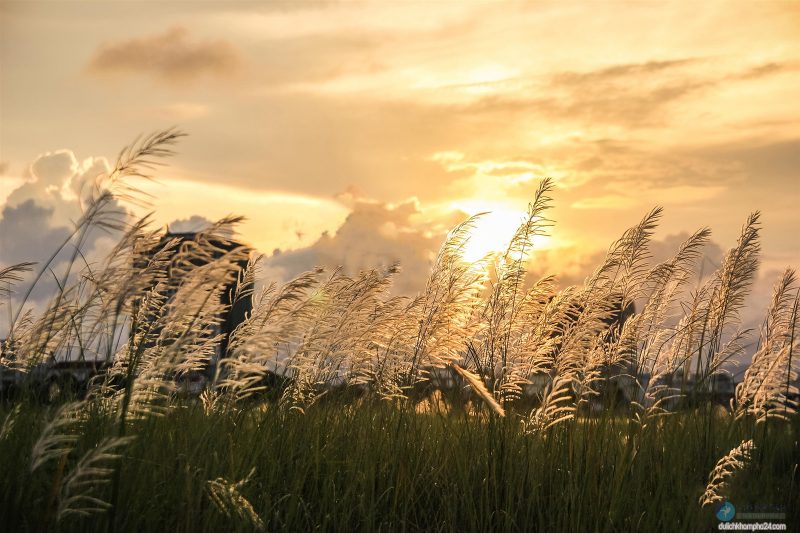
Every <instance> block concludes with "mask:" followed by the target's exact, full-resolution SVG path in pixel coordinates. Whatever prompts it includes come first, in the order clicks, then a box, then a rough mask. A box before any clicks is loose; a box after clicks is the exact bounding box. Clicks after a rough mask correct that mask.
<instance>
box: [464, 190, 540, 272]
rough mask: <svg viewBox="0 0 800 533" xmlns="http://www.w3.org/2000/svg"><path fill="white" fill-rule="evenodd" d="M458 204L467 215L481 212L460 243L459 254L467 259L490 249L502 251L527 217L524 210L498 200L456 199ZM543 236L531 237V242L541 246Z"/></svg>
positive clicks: (490, 252)
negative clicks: (467, 237)
mask: <svg viewBox="0 0 800 533" xmlns="http://www.w3.org/2000/svg"><path fill="white" fill-rule="evenodd" d="M458 208H459V209H461V210H462V211H464V212H466V213H467V214H469V215H474V214H477V213H483V214H482V215H481V216H480V217H479V218H478V219H477V221H476V222H475V227H474V228H473V229H472V231H471V232H470V238H469V241H468V242H467V244H466V246H465V247H464V251H463V255H462V257H463V259H464V261H466V262H468V263H474V262H476V261H479V260H481V259H483V258H484V257H486V256H487V255H489V254H492V253H501V252H504V251H505V250H506V249H507V248H508V244H509V243H510V242H511V239H512V238H514V233H515V232H516V231H517V228H519V226H520V224H522V223H523V222H524V221H525V219H526V217H527V214H526V212H525V211H522V210H519V209H514V208H509V207H507V206H504V205H502V204H490V203H484V202H477V201H471V202H462V203H459V204H458ZM547 240H548V239H547V237H544V236H540V237H535V238H534V246H535V247H537V248H541V247H544V246H546V244H547Z"/></svg>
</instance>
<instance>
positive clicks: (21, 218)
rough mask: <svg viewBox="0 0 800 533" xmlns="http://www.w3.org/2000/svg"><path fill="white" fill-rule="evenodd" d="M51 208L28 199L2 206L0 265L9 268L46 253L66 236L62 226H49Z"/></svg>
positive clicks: (66, 230)
mask: <svg viewBox="0 0 800 533" xmlns="http://www.w3.org/2000/svg"><path fill="white" fill-rule="evenodd" d="M53 211H54V210H53V208H52V207H50V208H47V207H42V206H41V205H38V204H37V203H36V202H35V201H34V200H32V199H29V200H26V201H24V202H22V203H21V204H19V205H16V206H11V205H6V206H5V207H4V208H3V211H2V215H0V250H3V259H2V263H4V264H6V265H11V264H15V263H22V262H24V261H30V260H32V259H37V260H38V259H42V255H43V254H50V253H52V252H53V251H55V250H56V248H58V246H60V245H61V243H62V242H63V241H64V240H65V239H66V238H67V237H68V236H69V235H70V231H69V229H68V228H67V227H65V226H52V221H53Z"/></svg>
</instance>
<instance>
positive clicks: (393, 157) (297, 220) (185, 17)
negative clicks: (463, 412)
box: [0, 1, 800, 289]
mask: <svg viewBox="0 0 800 533" xmlns="http://www.w3.org/2000/svg"><path fill="white" fill-rule="evenodd" d="M0 17H1V18H0V40H1V41H2V43H1V44H2V51H1V52H0V67H1V68H2V70H0V124H1V126H0V161H2V164H1V165H0V170H1V171H2V172H1V174H2V176H0V203H1V204H4V207H5V208H6V209H10V208H12V207H14V206H18V205H20V204H21V203H22V202H23V201H25V200H26V199H33V200H34V201H35V202H38V204H41V205H43V206H45V207H49V208H52V209H53V212H52V214H51V215H50V218H49V219H48V220H44V221H43V224H45V225H50V226H51V227H56V226H58V225H59V224H64V223H66V221H67V220H68V219H69V217H70V216H72V215H73V214H74V210H73V209H72V208H70V207H69V206H64V205H62V204H64V203H69V201H70V198H71V196H70V194H68V189H69V183H70V181H72V182H76V181H77V177H75V176H79V175H81V174H83V173H85V172H86V171H87V170H88V169H90V168H97V167H93V166H92V165H93V164H94V165H98V164H99V165H100V166H102V162H100V163H98V160H91V161H87V159H88V158H91V157H106V158H109V159H113V157H114V155H115V154H116V153H117V151H118V150H119V149H120V148H121V147H122V146H123V145H125V144H126V143H128V142H129V141H130V140H131V139H133V138H134V137H135V136H136V135H138V134H140V133H143V132H144V133H146V132H150V131H153V130H156V129H161V128H164V127H168V126H172V125H178V126H179V127H181V128H182V129H183V130H185V131H187V132H189V133H190V137H188V138H187V139H185V140H184V141H183V142H182V144H181V145H180V147H179V151H180V154H179V155H178V156H177V157H175V158H174V159H173V160H172V161H171V166H170V167H169V168H167V169H165V170H164V171H163V172H162V173H161V185H159V186H158V187H149V188H148V190H149V191H150V192H151V193H153V194H156V195H157V196H158V199H157V201H156V202H155V208H156V209H157V218H158V221H159V223H168V222H171V221H174V220H176V219H188V218H190V217H191V216H193V215H199V216H202V217H205V218H208V219H213V218H218V217H221V216H223V215H226V214H229V213H236V214H243V215H245V216H247V217H248V222H247V223H246V224H245V225H244V226H243V227H242V236H243V238H244V239H245V240H247V241H249V242H251V243H254V244H255V245H257V246H258V247H259V248H260V249H261V250H262V251H264V252H267V253H268V254H271V253H272V252H273V250H274V249H280V250H281V251H282V254H281V257H280V258H278V257H277V256H276V259H275V261H272V262H271V263H270V268H271V269H272V270H271V272H272V273H273V274H274V275H275V276H287V275H290V274H292V273H294V272H295V271H296V270H298V269H301V268H305V267H310V266H313V265H311V263H314V262H325V263H339V262H346V263H347V264H348V265H349V266H350V267H352V268H360V267H367V266H372V263H376V262H377V263H385V262H387V261H388V260H390V259H394V258H396V259H400V260H401V261H403V262H404V263H405V264H406V265H407V271H410V272H407V276H409V277H410V278H414V276H417V277H419V276H421V273H422V272H423V271H424V270H425V268H424V267H425V265H426V261H428V258H429V255H430V253H431V250H433V249H435V248H436V246H438V243H439V242H440V240H441V235H442V232H443V231H444V230H445V228H447V227H449V226H451V225H452V224H454V223H455V222H457V221H459V220H461V219H462V218H463V217H464V216H465V214H472V213H474V212H477V211H483V210H487V209H489V210H493V211H495V212H496V214H495V215H493V216H494V218H492V219H491V224H492V226H491V228H490V229H489V230H488V232H487V230H485V229H484V230H483V231H484V237H482V238H483V239H484V240H485V241H486V240H488V241H491V239H490V238H489V239H487V238H486V235H489V236H491V235H493V234H494V233H498V241H502V238H503V236H502V235H499V233H502V231H501V230H503V229H504V228H506V227H510V226H511V223H513V221H514V220H515V217H516V216H518V215H517V213H519V212H521V211H524V209H525V205H526V203H527V201H528V200H529V199H530V197H531V196H532V194H533V191H534V190H535V189H536V186H537V185H538V183H539V180H540V179H541V178H542V177H544V176H551V177H553V178H554V179H555V180H556V183H557V186H558V189H557V191H556V193H555V195H554V196H555V204H556V209H555V211H554V212H553V218H555V219H556V221H557V226H556V228H555V230H554V231H555V234H554V237H553V239H551V240H550V241H548V242H547V244H546V245H547V246H549V247H550V249H551V250H550V252H549V253H548V254H547V259H546V260H547V261H549V262H551V263H552V267H553V268H557V269H564V270H570V269H572V270H570V271H574V272H573V273H575V274H577V273H579V271H580V270H581V268H583V267H582V266H581V265H582V264H583V263H581V261H583V259H580V258H587V257H591V256H592V254H594V253H595V252H597V251H598V250H601V249H604V248H606V246H607V245H608V243H609V242H610V241H611V240H613V239H614V238H615V237H616V236H618V235H619V234H620V233H621V232H622V231H623V230H624V228H625V227H627V226H629V225H631V224H633V223H635V222H636V221H637V220H638V219H639V218H640V217H641V216H642V215H643V214H644V213H645V212H647V211H648V210H649V209H650V208H651V207H652V206H654V205H663V206H665V208H666V214H665V218H664V223H663V226H662V230H661V232H660V233H659V237H660V238H666V237H667V236H668V235H672V234H677V233H680V232H685V231H692V230H694V229H696V228H698V227H700V226H706V225H707V226H710V227H711V228H712V230H713V231H714V240H715V242H717V243H719V245H720V246H721V247H722V248H727V247H729V246H731V245H732V244H733V241H734V240H735V237H736V234H737V232H738V230H739V228H740V226H741V224H742V223H743V222H744V220H745V218H746V216H747V214H748V213H749V212H750V211H752V210H754V209H761V210H762V211H763V212H764V217H763V220H764V224H765V228H764V233H763V237H764V252H765V263H766V267H767V268H768V269H771V268H779V267H781V266H783V265H786V264H794V265H798V264H800V239H797V237H796V234H797V231H798V228H799V227H800V215H798V210H797V204H798V200H799V199H800V133H799V130H798V128H797V124H798V122H799V121H800V98H798V95H800V38H799V37H800V4H798V3H788V2H786V3H781V2H758V3H755V2H710V1H704V2H676V3H649V2H648V3H642V2H637V3H632V4H627V3H622V2H615V3H603V2H592V3H589V4H586V3H578V2H553V3H540V2H537V3H500V2H389V1H365V2H356V1H347V2H334V1H331V2H314V3H312V2H286V3H272V4H260V3H252V2H249V3H237V2H224V3H216V2H191V1H181V2H178V1H173V2H107V3H90V4H89V3H72V2H37V1H26V2H8V1H6V2H4V3H3V4H1V5H0ZM57 150H68V151H69V152H61V153H60V155H58V154H51V155H50V156H45V157H44V158H42V159H40V160H39V165H38V167H36V168H38V173H37V171H33V170H32V169H31V164H32V163H33V162H34V161H36V160H37V158H39V156H40V155H41V154H44V153H46V152H56V151H57ZM68 153H69V155H65V154H68ZM20 187H22V188H21V189H20ZM25 216H34V215H33V214H25ZM36 216H43V215H41V213H40V214H39V215H36ZM4 217H6V219H7V220H6V227H12V224H11V222H13V221H12V220H11V218H10V217H17V218H15V219H14V220H16V221H17V222H14V223H27V222H20V221H24V220H27V219H24V218H23V213H22V212H21V211H19V210H18V211H14V212H13V213H12V212H10V211H9V212H8V213H6V211H4ZM509 221H510V222H509ZM6 231H7V232H8V231H9V230H8V229H6ZM325 232H327V233H325ZM323 233H325V235H324V236H323V237H320V236H321V235H323ZM5 238H6V239H11V238H12V236H10V235H8V234H7V235H6V236H5ZM488 246H491V244H489V245H488ZM20 249H24V248H20ZM542 260H543V261H544V260H545V259H544V256H543V258H542ZM551 263H548V265H550V264H551ZM414 279H416V278H414ZM407 285H408V287H409V289H411V288H413V287H414V281H413V280H409V281H408V282H407Z"/></svg>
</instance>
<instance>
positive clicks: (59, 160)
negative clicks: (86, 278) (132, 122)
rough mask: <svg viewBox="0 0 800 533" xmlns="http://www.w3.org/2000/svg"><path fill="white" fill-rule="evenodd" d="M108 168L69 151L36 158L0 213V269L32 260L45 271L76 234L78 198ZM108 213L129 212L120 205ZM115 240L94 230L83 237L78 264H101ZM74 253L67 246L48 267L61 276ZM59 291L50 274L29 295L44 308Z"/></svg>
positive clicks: (78, 211) (113, 207) (87, 190)
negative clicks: (78, 157) (43, 305)
mask: <svg viewBox="0 0 800 533" xmlns="http://www.w3.org/2000/svg"><path fill="white" fill-rule="evenodd" d="M108 170H109V169H108V163H107V161H106V160H105V159H104V158H102V157H99V158H98V157H90V158H87V159H84V160H83V161H79V160H78V159H77V158H76V157H75V154H74V153H73V152H72V151H71V150H57V151H54V152H47V153H44V154H42V155H40V156H39V157H37V158H36V160H35V161H34V162H33V163H32V164H31V165H30V167H29V168H28V171H27V174H26V176H25V181H24V182H23V183H22V184H21V185H19V186H18V187H16V188H15V189H14V190H12V191H11V193H10V194H9V196H8V198H7V200H6V203H5V205H4V206H3V210H2V212H0V250H1V251H2V254H0V266H9V265H12V264H15V263H20V262H25V261H34V262H39V263H40V264H39V266H38V267H37V268H38V269H41V268H44V267H45V265H44V264H43V262H44V261H45V260H47V258H48V257H50V255H51V254H53V253H55V252H56V250H57V249H58V247H59V246H61V245H62V244H63V243H64V242H65V241H66V240H67V239H68V238H69V237H70V236H71V235H72V233H73V229H74V222H75V221H77V220H78V219H79V218H80V216H81V214H82V210H81V204H80V201H79V199H80V198H81V197H84V198H85V196H86V195H87V194H88V193H89V189H88V185H90V184H93V183H94V180H95V179H96V178H97V177H98V176H99V175H100V174H102V173H105V172H108ZM110 209H113V210H114V211H116V212H119V213H126V211H125V210H124V209H123V208H122V206H120V205H119V204H116V205H112V206H110ZM115 238H116V235H113V234H109V233H108V232H107V231H106V230H102V229H99V228H93V229H91V230H90V231H88V232H87V233H86V234H85V235H83V240H82V245H81V255H80V256H79V257H77V258H76V260H77V261H78V262H80V263H82V262H83V260H84V259H85V260H87V261H90V262H91V261H97V260H99V259H100V258H101V257H102V256H104V255H105V254H106V253H107V252H108V251H109V250H110V249H111V247H112V246H113V241H114V239H115ZM73 253H74V248H72V247H71V245H68V246H66V247H65V248H64V249H63V250H61V252H60V253H59V254H57V255H56V257H55V258H54V260H53V261H52V262H51V264H50V265H48V268H50V269H52V270H53V271H54V272H55V273H56V274H57V275H62V274H63V272H64V271H65V269H66V265H67V264H68V262H69V261H70V260H71V257H72V255H73ZM79 269H80V267H79V268H78V269H77V270H79ZM29 279H32V277H30V278H29ZM57 289H58V286H57V285H56V283H55V281H54V280H53V279H52V275H50V274H46V275H45V276H44V277H43V278H42V281H41V282H40V283H39V284H38V285H37V288H36V290H35V291H34V292H33V294H32V295H31V299H32V303H33V304H34V305H38V304H41V303H42V302H43V301H45V300H46V299H48V298H50V297H51V296H52V295H53V294H55V292H56V291H57Z"/></svg>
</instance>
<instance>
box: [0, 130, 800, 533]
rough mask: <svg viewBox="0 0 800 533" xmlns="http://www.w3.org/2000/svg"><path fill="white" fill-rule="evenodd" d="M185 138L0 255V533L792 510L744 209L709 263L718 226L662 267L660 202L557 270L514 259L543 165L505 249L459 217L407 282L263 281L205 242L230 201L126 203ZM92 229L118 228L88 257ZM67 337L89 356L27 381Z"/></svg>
mask: <svg viewBox="0 0 800 533" xmlns="http://www.w3.org/2000/svg"><path fill="white" fill-rule="evenodd" d="M180 136H181V134H180V133H179V132H175V131H165V132H161V133H157V134H154V135H152V136H150V137H147V138H145V139H143V140H141V141H139V142H137V143H134V144H133V145H132V146H131V147H129V148H127V149H125V150H123V151H122V153H121V154H120V155H119V157H118V160H117V162H116V165H115V168H114V169H113V170H112V171H111V172H110V173H109V174H108V175H104V176H100V177H98V179H97V182H96V183H95V184H93V186H92V188H91V190H90V191H87V194H85V195H84V196H83V198H82V201H83V202H84V206H83V207H84V216H83V217H82V218H81V219H80V220H78V221H76V223H75V227H74V228H73V233H72V235H71V236H70V237H69V238H68V239H67V240H65V241H64V243H63V245H62V246H61V248H60V249H59V250H55V251H53V255H52V256H51V258H50V260H49V261H45V262H44V263H40V264H35V265H34V264H27V263H26V264H20V265H15V266H11V267H8V268H5V269H4V270H2V271H0V291H2V293H0V298H2V305H3V310H2V311H3V314H4V315H8V316H10V317H11V320H10V326H9V330H8V331H9V333H8V335H7V338H6V340H5V341H4V343H3V348H2V360H0V378H2V377H3V376H4V375H5V376H8V375H14V376H17V378H18V379H17V380H16V381H15V386H14V390H13V392H10V393H6V394H5V396H6V398H5V399H4V401H3V403H2V404H0V424H1V425H0V471H1V472H2V473H3V475H2V478H0V479H1V481H0V529H2V530H3V531H42V530H80V531H96V530H106V531H142V530H158V531H161V530H175V531H201V530H202V531H234V530H238V531H247V530H276V529H278V530H300V531H307V530H326V531H329V530H336V531H347V530H354V531H355V530H357V531H376V530H383V531H394V530H402V531H417V530H434V531H455V530H469V531H472V530H479V531H495V530H497V531H531V530H533V531H538V530H542V531H545V530H546V531H620V530H623V531H626V530H641V531H662V530H663V531H667V530H669V531H674V530H678V531H705V530H708V529H716V526H717V523H718V520H717V518H716V517H715V509H716V507H717V506H718V505H719V504H720V503H721V502H724V501H730V502H732V503H734V504H735V505H736V507H737V509H740V510H741V509H751V510H756V511H759V510H760V511H765V510H768V511H769V512H776V513H778V514H780V515H783V517H784V518H783V519H781V520H777V521H778V522H781V523H785V524H787V527H788V529H790V530H791V529H792V527H797V526H798V525H800V505H798V502H800V491H799V490H798V489H800V472H798V462H799V460H798V458H800V445H798V440H799V438H798V437H800V422H798V417H797V411H798V405H797V394H798V391H797V387H796V383H797V371H798V363H797V355H798V353H797V352H798V349H800V336H798V335H796V333H795V332H796V329H797V326H798V324H800V317H798V311H800V283H798V280H797V278H796V276H795V272H794V271H793V270H792V269H787V270H786V271H785V272H784V273H783V275H782V276H781V277H780V278H779V279H777V280H776V281H775V288H774V292H773V295H772V299H771V303H770V306H769V308H768V309H766V310H765V316H764V320H763V324H762V326H761V328H760V331H756V332H752V331H749V330H746V329H743V328H742V326H741V320H740V313H741V311H742V308H743V305H744V302H745V298H746V296H747V295H748V293H749V291H750V289H751V286H752V283H753V280H754V278H755V276H756V273H757V270H758V265H759V254H760V244H759V231H760V224H759V215H758V213H754V214H753V215H751V216H750V217H749V218H748V219H747V220H746V221H745V223H744V225H743V227H742V231H741V234H740V237H739V239H738V241H737V242H735V243H731V248H730V250H729V251H728V252H727V253H726V255H725V257H724V260H723V261H722V263H721V265H720V267H719V269H718V270H717V271H716V272H714V273H712V274H710V275H706V276H704V277H702V278H699V277H698V272H697V263H698V262H699V260H700V258H701V257H702V253H703V247H704V245H705V244H706V243H707V242H708V240H709V237H710V231H709V230H708V229H705V228H702V229H699V230H698V231H697V232H696V233H694V234H693V235H692V236H691V237H689V238H688V239H687V240H686V242H684V243H683V244H682V245H681V246H680V247H679V248H678V249H676V250H675V253H674V256H673V257H672V258H671V259H669V260H668V261H666V262H662V263H658V264H653V262H652V260H651V257H650V253H649V244H650V242H651V239H652V238H653V235H654V232H655V230H656V229H657V225H658V222H659V219H660V217H661V211H660V209H654V210H653V211H651V212H650V213H647V214H646V215H645V216H644V218H643V219H642V220H641V222H639V223H638V224H636V225H635V226H633V227H631V228H629V229H627V230H626V231H624V233H623V234H622V236H621V237H620V238H619V239H618V240H617V241H615V242H614V243H612V244H611V246H610V247H609V250H608V253H607V255H606V257H605V259H604V260H603V261H602V262H601V264H599V265H598V266H597V268H596V269H595V270H594V272H593V273H592V274H590V275H589V276H588V277H587V279H586V281H585V283H584V284H583V285H580V286H573V287H567V288H564V289H559V288H558V284H557V280H556V278H555V277H545V278H543V279H539V280H530V279H529V276H528V272H527V270H526V268H527V265H528V262H529V260H530V258H531V255H532V254H533V253H535V249H534V242H535V240H536V238H537V237H539V236H541V235H545V234H546V233H547V232H548V229H549V228H550V226H551V225H552V224H553V222H552V221H551V220H549V219H548V210H549V208H550V206H551V203H552V201H553V200H552V199H551V197H550V196H551V194H553V187H552V183H551V182H550V181H549V180H543V181H542V183H541V186H540V188H539V190H538V191H537V193H536V194H535V196H534V198H533V199H532V200H531V203H530V205H529V209H528V215H527V217H526V219H525V220H523V221H522V222H521V225H520V227H519V229H518V230H517V232H516V234H515V236H514V238H513V239H512V241H511V243H510V244H509V245H508V247H507V249H506V250H505V251H503V252H500V253H496V254H492V255H490V256H487V257H485V258H484V259H482V260H480V261H477V262H468V261H466V260H464V259H463V252H464V249H465V247H466V246H467V244H468V242H469V238H470V231H471V229H472V227H473V225H474V224H475V219H474V218H473V219H470V220H467V221H465V222H464V223H463V224H461V225H459V226H458V227H456V228H454V229H453V230H452V231H451V232H450V233H449V234H448V236H447V238H446V239H445V241H444V243H443V244H442V247H441V249H440V251H439V253H438V255H437V256H436V258H435V261H434V262H433V264H432V267H431V271H430V275H429V278H428V280H427V282H426V284H425V288H424V289H423V290H422V291H421V292H420V293H419V294H418V295H416V296H413V297H407V296H397V295H394V294H393V293H392V292H391V286H392V279H393V277H394V276H395V275H397V273H398V268H397V267H390V268H387V269H375V270H371V271H365V272H361V273H358V274H355V275H352V274H351V275H347V274H345V273H343V272H341V271H333V272H326V271H324V270H322V269H318V270H314V271H311V272H308V273H306V274H303V275H301V276H299V277H298V278H296V279H294V280H292V281H290V282H288V283H286V284H283V285H280V286H278V285H276V284H274V283H270V282H269V280H266V282H265V283H262V282H261V276H260V275H259V271H258V265H259V258H258V257H255V256H254V255H253V254H252V252H251V250H249V249H248V248H246V247H244V246H221V245H220V243H230V242H231V241H230V239H231V237H230V236H231V235H232V233H233V231H234V230H235V225H236V223H237V222H238V220H239V219H237V218H235V217H231V218H227V219H224V220H221V221H219V222H218V223H216V224H214V225H213V226H211V227H210V228H208V229H207V230H205V231H203V232H200V233H199V234H198V235H196V236H195V237H194V238H193V239H192V240H191V241H189V242H179V241H177V240H169V239H164V234H163V232H162V231H160V230H157V229H154V228H153V224H152V222H151V217H149V216H147V217H144V218H141V219H138V220H133V219H131V216H130V215H129V214H128V213H127V212H125V210H123V209H121V208H120V205H121V204H120V202H125V201H127V202H144V201H146V199H144V198H142V196H141V195H140V194H139V193H138V192H137V190H136V188H135V187H134V184H135V181H136V180H138V179H150V178H153V177H154V173H155V171H156V170H157V168H158V164H160V160H161V158H163V157H165V156H168V155H170V154H171V149H172V145H173V144H174V143H175V142H176V141H177V140H178V139H179V138H180ZM479 216H480V215H479ZM100 230H104V231H108V232H109V233H111V234H112V235H115V236H116V237H118V239H117V240H118V244H117V245H116V246H115V248H114V249H113V250H112V251H111V252H110V254H109V256H108V258H107V259H106V260H104V261H102V262H100V263H98V264H92V263H90V262H89V261H87V260H86V259H85V258H84V256H83V254H82V253H81V246H82V244H83V243H84V242H85V239H86V236H87V235H88V234H89V232H92V231H100ZM64 258H66V259H64ZM56 264H57V265H56ZM242 264H246V265H247V266H246V268H244V269H241V268H240V267H239V266H240V265H242ZM64 265H66V266H64ZM556 274H557V273H556ZM698 279H699V280H700V281H698ZM53 280H55V286H56V287H57V290H55V291H54V295H53V297H52V299H51V300H50V302H49V304H48V305H47V306H46V307H45V308H44V309H41V308H37V310H36V311H34V310H33V309H34V307H32V306H30V305H27V301H28V299H29V298H30V296H31V294H32V293H33V290H34V287H35V286H36V284H41V283H44V282H45V281H53ZM226 287H234V288H233V289H232V290H230V293H229V294H224V293H225V292H226ZM242 301H251V302H252V310H251V311H249V312H248V313H247V316H246V318H245V320H244V321H242V322H241V323H240V324H239V325H238V326H237V327H236V329H235V330H234V331H233V332H232V333H231V334H230V336H229V337H226V338H224V339H223V337H225V335H224V334H222V333H221V332H220V331H221V329H220V326H221V321H222V320H223V318H222V317H224V316H225V313H226V311H227V309H228V308H229V307H230V306H231V305H235V304H236V303H237V302H242ZM631 310H635V312H631ZM222 341H224V342H222ZM220 346H224V353H219V347H220ZM748 347H751V348H750V352H748V359H751V362H750V363H749V366H748V367H747V370H746V371H745V372H744V374H743V379H742V381H741V382H740V383H739V384H738V385H737V386H736V388H735V392H734V393H732V394H731V397H729V398H726V397H725V396H724V394H723V392H724V391H722V390H720V383H722V381H721V379H720V376H721V375H723V374H725V373H726V372H728V371H729V369H730V365H731V364H732V362H733V361H735V360H737V359H741V358H742V357H743V354H744V353H745V352H746V350H747V349H748ZM751 352H752V356H749V353H751ZM59 354H62V356H63V354H68V356H69V357H70V358H72V359H76V360H81V361H100V362H101V363H104V364H101V365H100V366H101V367H102V370H101V371H99V372H97V373H96V375H94V376H93V377H92V378H91V380H90V381H89V382H88V383H87V384H86V385H85V386H83V387H80V388H79V389H75V390H73V389H70V388H66V387H65V388H61V389H56V390H55V391H53V390H49V391H48V393H43V392H42V390H41V386H40V385H41V384H40V383H37V375H38V373H39V372H38V370H37V369H40V368H42V365H47V364H50V363H51V362H52V361H53V359H54V358H58V357H59ZM198 376H200V377H202V378H203V379H202V381H201V382H200V383H201V385H202V387H201V388H202V390H194V389H192V388H191V387H189V386H188V385H187V384H188V383H197V379H196V378H197V377H198ZM443 376H444V378H443ZM54 392H55V394H53V393H54Z"/></svg>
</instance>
